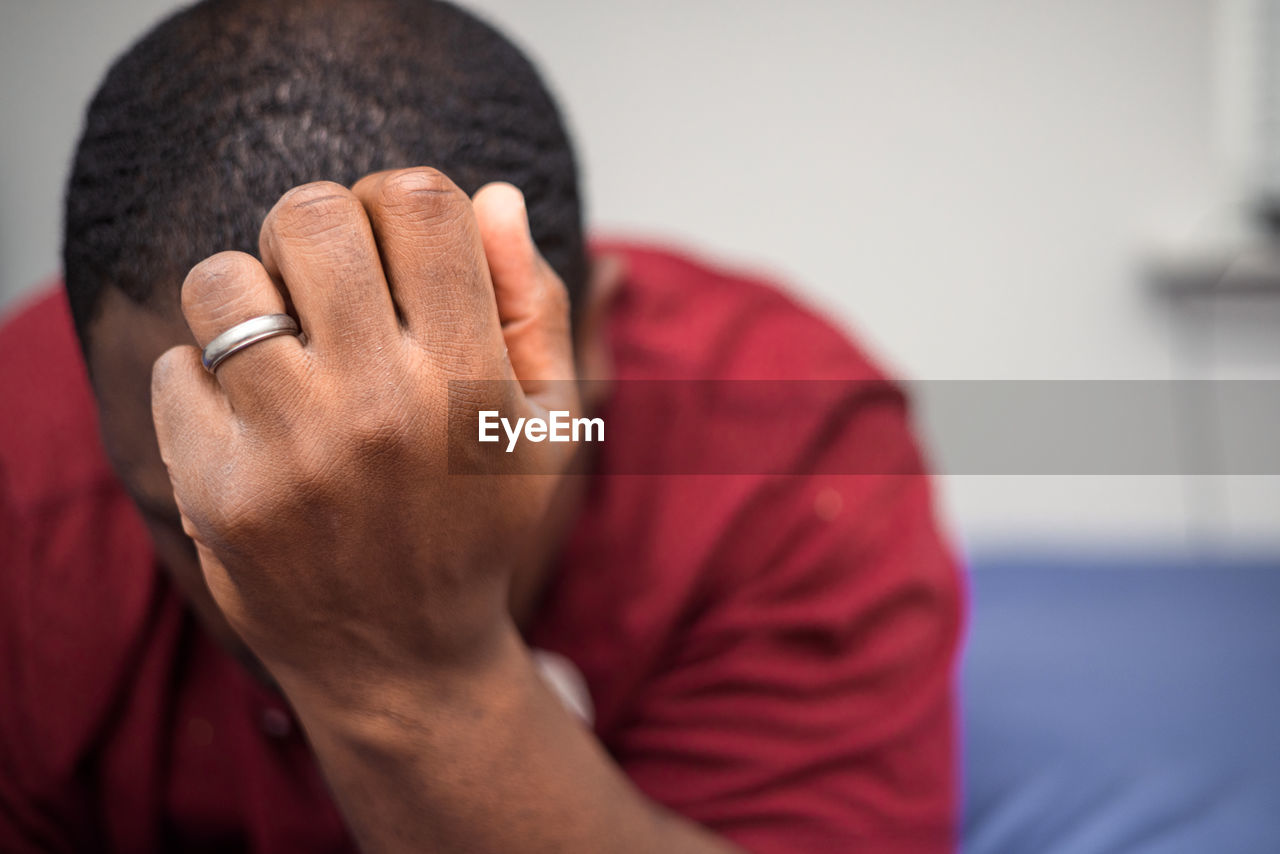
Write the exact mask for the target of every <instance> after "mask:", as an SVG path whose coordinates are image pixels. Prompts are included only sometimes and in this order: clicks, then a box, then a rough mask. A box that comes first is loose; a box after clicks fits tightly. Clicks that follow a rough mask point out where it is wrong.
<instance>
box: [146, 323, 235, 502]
mask: <svg viewBox="0 0 1280 854" xmlns="http://www.w3.org/2000/svg"><path fill="white" fill-rule="evenodd" d="M151 417H152V420H153V421H154V422H155V427H156V439H157V440H158V442H159V444H160V458H161V459H162V460H163V461H164V464H165V467H166V468H167V469H168V471H169V481H170V483H171V484H172V485H173V491H174V497H175V499H176V500H177V502H178V506H179V507H180V508H188V509H189V508H201V507H204V506H205V501H206V499H207V498H208V497H209V496H208V493H209V484H208V482H207V480H206V477H207V476H208V473H209V472H210V471H219V470H220V468H221V466H220V463H221V458H222V455H223V454H224V453H225V452H226V451H227V449H229V448H231V447H232V443H233V442H234V439H235V435H234V434H235V431H234V429H233V426H232V425H233V420H232V419H233V418H234V415H233V414H232V412H231V408H230V406H229V405H228V401H227V398H226V396H225V395H224V394H223V393H222V389H221V388H220V387H219V385H218V381H217V380H216V379H215V378H214V377H213V376H212V375H211V374H210V373H209V372H208V371H206V370H205V368H204V364H203V363H202V362H201V361H200V351H199V350H198V349H196V348H195V347H191V346H180V347H172V348H170V349H169V350H166V351H165V352H164V353H162V354H161V355H160V358H159V359H157V360H156V362H155V365H154V366H152V369H151ZM197 515H198V513H197Z"/></svg>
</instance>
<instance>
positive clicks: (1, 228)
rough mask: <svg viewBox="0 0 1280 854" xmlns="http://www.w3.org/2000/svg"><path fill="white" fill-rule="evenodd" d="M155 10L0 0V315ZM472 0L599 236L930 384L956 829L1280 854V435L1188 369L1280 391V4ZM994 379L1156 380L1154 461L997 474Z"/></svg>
mask: <svg viewBox="0 0 1280 854" xmlns="http://www.w3.org/2000/svg"><path fill="white" fill-rule="evenodd" d="M176 5H177V4H175V3H173V2H169V0H111V2H96V3H91V4H89V3H83V2H79V0H41V2H34V0H4V5H3V10H4V11H3V26H0V70H2V72H3V73H2V74H0V124H2V125H3V128H4V131H3V133H2V134H0V309H4V308H10V309H11V308H13V307H14V306H15V305H17V304H18V303H19V302H20V301H21V300H22V298H23V295H24V294H26V293H29V292H30V291H31V290H32V289H33V288H35V287H36V286H38V285H39V284H40V283H42V282H47V281H49V280H50V279H51V278H52V277H54V276H56V274H57V270H58V264H59V261H58V253H59V247H58V243H59V217H60V197H61V192H62V182H63V180H64V173H65V170H66V168H67V165H68V162H69V157H70V153H71V150H72V146H73V145H74V143H75V140H76V136H77V134H78V128H79V124H80V120H81V114H82V111H83V109H84V106H85V104H86V102H87V99H88V98H89V95H90V93H91V92H92V90H93V88H94V86H95V85H96V82H97V80H98V79H99V76H100V75H101V74H102V72H103V71H104V69H105V68H106V66H107V64H108V63H109V61H110V60H111V59H112V58H113V57H114V56H115V55H116V54H118V53H119V52H120V51H122V50H123V49H124V48H125V47H126V46H127V45H128V44H129V42H130V41H131V40H132V39H133V38H135V37H136V36H137V35H138V34H140V33H141V32H142V31H143V30H144V29H145V28H146V27H147V26H148V25H150V24H151V23H152V22H153V21H155V20H156V19H157V17H159V16H160V15H162V14H164V13H166V12H168V11H170V10H171V9H173V8H175V7H176ZM467 5H469V6H470V7H471V8H473V9H476V10H478V11H479V12H481V13H483V14H484V15H486V16H487V17H489V18H490V19H491V20H493V21H494V22H495V23H497V24H499V25H500V26H502V27H503V28H504V29H505V30H506V31H507V32H508V33H509V34H510V35H512V36H513V37H514V38H515V39H516V41H518V42H519V43H521V44H522V45H523V46H524V47H525V48H526V49H527V50H528V51H529V52H530V53H531V54H532V55H533V56H534V57H535V58H536V59H537V60H538V61H539V62H540V64H541V66H542V68H543V70H544V71H545V72H546V74H547V75H548V77H549V78H550V81H551V83H552V85H553V88H554V89H555V90H556V91H557V92H558V93H559V96H560V99H561V102H562V106H563V107H564V109H565V110H566V112H567V114H568V117H569V120H570V124H571V126H572V128H573V130H574V131H575V132H576V138H577V141H578V144H579V148H580V154H581V160H582V163H583V166H584V171H585V181H586V190H587V197H588V203H589V211H588V213H589V217H590V220H591V223H592V226H593V229H594V230H595V231H596V232H597V233H598V234H603V235H613V236H639V237H643V238H651V239H657V240H661V241H663V242H667V243H674V244H676V245H677V246H685V247H688V248H690V249H693V250H695V251H697V252H699V253H703V254H705V255H707V256H708V257H709V258H710V259H712V260H722V261H726V262H728V263H730V264H732V265H734V266H736V267H746V268H753V269H757V270H760V271H764V272H767V273H771V274H774V275H775V276H777V277H778V278H780V279H781V280H782V281H784V282H785V283H787V284H788V286H789V287H790V288H791V289H792V290H793V291H794V292H795V293H796V294H798V295H799V296H800V297H801V298H802V299H804V300H805V301H807V302H809V303H811V304H813V305H816V306H817V307H819V308H821V309H824V310H826V311H827V312H828V313H829V314H831V315H832V316H833V317H835V318H836V320H837V321H838V322H839V323H841V324H843V325H844V326H846V327H847V328H848V329H850V330H851V331H853V332H855V333H856V334H857V335H858V336H860V338H861V339H862V340H863V341H864V342H865V343H866V344H868V345H869V346H870V347H871V348H872V349H873V350H874V351H875V352H876V353H878V354H879V355H880V357H881V358H882V359H883V360H884V361H885V362H886V364H887V365H888V367H889V368H890V370H892V371H893V372H895V373H896V374H898V375H900V376H903V377H906V378H908V379H910V380H912V381H914V382H916V383H918V384H917V385H916V386H915V390H916V403H917V406H918V413H919V417H920V420H921V426H922V428H923V430H924V432H925V433H926V434H927V438H928V439H929V442H930V445H931V447H932V450H933V454H934V457H935V460H936V463H937V467H938V469H939V470H940V471H941V472H942V475H941V476H940V477H939V479H938V483H939V490H940V502H941V504H942V505H943V512H944V516H945V518H946V519H947V523H948V524H949V525H951V526H952V527H953V530H954V533H955V536H956V539H957V542H958V543H959V544H960V545H961V548H962V549H963V551H964V552H965V554H966V557H967V562H968V563H969V565H970V566H971V567H972V569H973V572H972V575H971V585H972V590H971V594H972V610H971V613H970V619H969V625H970V636H969V640H968V647H967V651H966V659H965V663H964V674H963V685H962V688H963V696H964V710H963V712H964V727H965V791H966V815H965V843H966V845H965V847H966V849H967V850H969V851H971V852H1037V854H1046V852H1050V853H1051V852H1094V851H1144V852H1152V851H1160V852H1188V854H1200V852H1205V851H1215V852H1216V851H1222V852H1258V854H1263V852H1275V851H1280V814H1278V813H1277V810H1276V809H1275V807H1276V805H1277V804H1280V735H1278V734H1277V733H1278V731H1277V728H1276V726H1275V721H1276V720H1277V719H1280V679H1277V676H1280V629H1278V628H1277V626H1278V625H1280V622H1278V618H1280V464H1274V463H1273V464H1271V465H1269V466H1264V467H1262V468H1260V469H1259V470H1257V471H1255V470H1251V469H1250V468H1249V466H1248V465H1244V466H1236V467H1235V468H1234V469H1231V470H1232V471H1233V472H1234V473H1233V474H1225V473H1222V472H1225V471H1227V470H1228V467H1225V466H1220V465H1217V464H1216V462H1215V461H1221V460H1224V459H1227V458H1228V457H1230V456H1231V454H1232V452H1233V451H1234V450H1236V443H1237V439H1236V438H1233V437H1237V436H1240V435H1242V434H1241V428H1244V429H1245V432H1248V431H1249V430H1252V431H1253V441H1254V442H1255V443H1258V444H1259V446H1260V447H1262V448H1264V449H1265V448H1267V447H1270V448H1272V449H1273V450H1274V449H1280V438H1278V437H1280V429H1276V430H1274V431H1272V430H1271V427H1269V426H1267V425H1277V424H1280V394H1276V393H1274V392H1273V391H1271V389H1273V388H1277V387H1280V386H1277V385H1275V384H1274V383H1273V384H1270V385H1268V384H1266V383H1260V384H1256V385H1253V386H1249V387H1248V389H1249V395H1248V396H1249V398H1250V406H1251V407H1252V409H1249V410H1248V412H1245V410H1242V409H1239V408H1235V409H1233V408H1232V407H1229V406H1226V405H1225V404H1224V400H1225V399H1226V397H1227V396H1228V395H1224V394H1221V393H1219V392H1220V391H1221V389H1223V388H1226V386H1224V385H1223V384H1222V383H1220V382H1219V383H1206V382H1202V381H1205V380H1216V381H1227V380H1263V381H1280V250H1277V248H1276V247H1277V246H1278V245H1280V243H1278V242H1277V234H1278V233H1280V231H1277V229H1280V0H1126V2H1122V3H1117V2H1114V0H1054V2H1048V0H1045V2H1021V0H1019V2H1015V0H894V2H880V1H879V0H877V2H872V1H871V0H858V1H857V2H855V1H854V0H825V2H824V1H823V0H797V2H792V3H787V4H780V3H776V2H764V0H696V2H689V0H683V1H682V2H674V0H611V2H608V3H599V2H589V0H542V2H538V3H528V2H522V0H474V2H470V3H468V4H467ZM957 380H964V381H983V382H980V383H979V384H978V385H976V386H965V385H963V384H957V383H955V382H952V381H957ZM1004 380H1027V381H1037V382H1036V383H1035V384H1034V387H1035V388H1036V389H1038V390H1039V391H1038V392H1037V394H1041V395H1043V394H1044V390H1045V389H1049V390H1050V394H1053V393H1054V390H1056V389H1059V388H1064V387H1065V386H1062V385H1059V386H1054V385H1051V384H1046V383H1051V382H1056V381H1064V380H1076V381H1090V382H1089V383H1086V384H1085V385H1079V384H1073V385H1072V387H1073V388H1074V389H1076V390H1077V391H1078V390H1079V389H1084V390H1085V391H1084V392H1083V393H1084V394H1085V398H1086V401H1087V399H1088V398H1089V395H1092V394H1094V392H1093V391H1090V389H1107V390H1108V391H1107V392H1106V393H1105V394H1102V395H1101V396H1100V397H1099V398H1098V399H1099V400H1102V399H1108V400H1117V401H1120V402H1119V403H1117V404H1116V405H1117V406H1123V400H1124V398H1125V397H1126V396H1127V391H1128V390H1129V389H1157V390H1161V391H1162V393H1163V392H1167V396H1168V398H1169V400H1168V409H1167V412H1166V413H1164V414H1163V415H1162V414H1160V413H1159V412H1155V411H1154V410H1151V409H1149V410H1148V411H1147V412H1146V416H1147V419H1146V420H1145V421H1144V422H1143V424H1144V425H1145V426H1143V428H1142V429H1143V430H1148V431H1150V437H1149V438H1150V444H1151V445H1152V446H1159V447H1161V448H1165V449H1167V457H1168V458H1167V460H1166V463H1167V464H1166V465H1164V466H1163V467H1157V468H1156V469H1154V470H1152V471H1154V472H1155V473H1151V471H1148V473H1146V474H1141V475H1133V474H1130V475H1122V474H1116V473H1114V472H1113V473H1106V472H1107V469H1106V468H1105V467H1103V468H1102V469H1099V470H1096V471H1092V472H1090V471H1077V472H1076V473H1073V474H1056V475H1051V474H1046V473H1045V472H1044V471H1036V470H1033V469H1035V467H1034V466H1031V467H1029V469H1030V470H1027V471H1025V472H1023V473H1021V474H990V473H981V472H983V471H984V469H983V468H982V467H981V466H974V465H972V462H973V460H972V457H971V456H970V457H968V458H966V457H965V455H966V454H971V453H972V449H973V447H974V446H975V443H976V444H977V445H981V444H982V443H983V442H987V444H988V446H989V445H990V444H991V443H992V441H993V440H991V439H990V437H987V436H985V435H983V430H984V429H985V428H984V426H983V418H978V419H968V418H966V417H965V416H966V414H972V411H973V409H974V406H973V405H969V406H968V407H967V410H966V400H967V398H966V397H965V393H966V389H968V388H974V389H979V390H985V391H983V393H987V392H990V391H991V389H994V388H1005V386H1001V385H999V384H997V383H993V382H988V381H1004ZM1120 380H1126V381H1144V382H1141V383H1138V384H1136V385H1120V384H1117V383H1115V382H1113V381H1120ZM1041 381H1044V382H1041ZM1181 381H1195V382H1181ZM1197 383H1198V384H1197ZM1144 393H1145V392H1144ZM993 399H994V400H995V403H994V404H993V405H995V406H996V407H997V408H998V406H999V394H996V395H995V397H994V398H993ZM1246 409H1247V407H1246ZM1242 413H1244V414H1243V415H1242ZM1249 413H1252V414H1249ZM1004 414H1005V413H996V415H997V419H999V418H1000V417H1002V416H1003V415H1004ZM1017 414H1018V413H1016V412H1012V411H1011V412H1009V413H1008V415H1009V416H1010V417H1011V418H1012V417H1014V416H1016V415H1017ZM1095 414H1101V413H1095V412H1093V411H1090V407H1089V406H1088V405H1087V403H1086V405H1084V406H1082V407H1078V408H1077V411H1075V412H1073V413H1071V415H1072V417H1073V418H1076V419H1079V424H1080V426H1079V429H1080V430H1085V429H1087V428H1088V423H1089V421H1090V419H1091V418H1092V416H1093V415H1095ZM982 415H983V416H984V417H985V418H986V419H987V421H986V423H987V425H990V423H991V421H990V417H991V413H990V412H985V413H982ZM0 417H2V416H0ZM1260 425H1261V426H1260ZM1055 429H1057V430H1058V431H1059V433H1058V435H1059V436H1061V437H1063V438H1064V439H1065V438H1069V434H1070V433H1071V432H1073V431H1075V430H1076V429H1077V427H1076V422H1071V423H1068V424H1065V425H1063V424H1058V425H1057V427H1056V428H1055ZM1268 431H1271V432H1268ZM975 433H976V434H977V435H973V434H975ZM1130 438H1131V439H1133V438H1134V437H1132V436H1131V437H1130ZM1147 438H1148V437H1147V436H1146V434H1144V433H1140V434H1139V435H1137V437H1136V443H1137V445H1138V446H1141V445H1142V444H1144V443H1145V441H1146V439H1147ZM966 448H968V450H967V451H966ZM1246 459H1247V457H1246ZM1271 459H1272V460H1274V459H1275V457H1274V456H1273V457H1272V458H1271ZM1086 468H1087V467H1086ZM1215 472H1216V473H1215ZM1259 472H1262V473H1259Z"/></svg>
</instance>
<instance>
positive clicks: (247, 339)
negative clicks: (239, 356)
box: [201, 314, 298, 373]
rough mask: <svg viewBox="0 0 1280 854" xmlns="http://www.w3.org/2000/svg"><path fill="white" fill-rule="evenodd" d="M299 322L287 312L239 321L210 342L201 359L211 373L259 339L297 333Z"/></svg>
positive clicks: (263, 339)
mask: <svg viewBox="0 0 1280 854" xmlns="http://www.w3.org/2000/svg"><path fill="white" fill-rule="evenodd" d="M297 334H298V322H297V321H296V320H294V319H293V318H292V317H290V316H289V315H287V314H263V315H259V316H258V317H251V318H249V319H248V320H246V321H245V322H243V323H237V324H236V325H235V326H233V327H231V328H230V329H228V330H227V331H226V332H224V333H222V334H221V335H219V336H218V337H217V338H214V339H213V340H212V341H210V342H209V346H208V347H205V348H204V354H203V356H202V357H201V359H202V360H203V361H204V366H205V368H206V369H207V370H208V371H209V373H213V372H214V371H216V370H217V369H218V365H221V364H222V363H223V362H225V361H226V360H227V359H229V358H230V357H231V356H233V355H235V354H236V353H239V352H240V351H241V350H243V349H244V348H246V347H251V346H253V345H254V344H257V343H258V342H259V341H266V340H267V339H268V338H274V337H276V336H277V335H297Z"/></svg>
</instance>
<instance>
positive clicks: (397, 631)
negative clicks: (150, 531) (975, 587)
mask: <svg viewBox="0 0 1280 854" xmlns="http://www.w3.org/2000/svg"><path fill="white" fill-rule="evenodd" d="M259 248H260V255H261V258H262V260H261V262H259V261H258V260H257V259H255V258H253V257H252V256H250V255H246V254H242V253H236V252H224V253H221V254H218V255H214V256H212V257H210V258H208V259H206V260H205V261H203V262H201V263H200V264H198V265H197V266H196V267H195V268H194V269H192V270H191V272H190V274H189V275H188V276H187V279H186V281H185V282H184V283H183V286H182V310H183V313H184V315H185V317H186V320H187V323H188V325H189V326H190V328H191V332H192V333H193V335H194V336H195V340H196V342H197V343H198V344H199V347H200V348H202V347H204V346H205V345H207V344H208V343H209V342H210V341H211V340H212V339H213V338H214V337H216V336H217V335H219V334H220V333H222V332H224V331H226V330H227V329H230V328H231V327H233V326H235V325H236V324H238V323H240V322H242V321H244V320H247V319H249V318H252V317H257V316H259V315H266V314H277V313H289V314H292V315H293V316H294V317H295V318H296V320H297V321H298V324H299V326H300V328H301V335H300V336H287V335H286V336H280V337H274V338H270V339H267V340H265V341H261V342H258V343H255V344H253V345H251V346H249V347H247V348H246V349H244V350H241V351H238V352H236V353H235V354H233V355H232V356H230V357H229V358H227V359H226V361H225V362H223V363H222V364H221V365H219V366H218V367H217V369H216V373H215V374H210V373H209V372H208V371H206V370H205V369H204V367H203V365H202V363H201V360H200V356H201V351H200V349H199V348H198V347H191V346H185V347H176V348H174V349H171V350H169V351H168V352H166V353H165V354H164V355H163V356H161V358H160V359H159V360H158V361H157V362H156V365H155V369H154V372H153V377H152V407H153V415H154V418H155V424H156V432H157V436H158V438H159V443H160V450H161V456H162V457H163V459H164V461H165V464H166V466H167V467H168V470H169V476H170V480H171V481H172V484H173V489H174V495H175V498H176V500H177V503H178V507H179V509H180V511H181V513H182V516H183V522H184V527H185V529H186V531H187V533H188V535H190V536H191V537H192V539H193V540H194V541H195V543H196V546H197V549H198V551H199V555H200V561H201V566H202V568H203V571H204V574H205V578H206V580H207V582H208V585H209V588H210V590H211V592H212V593H213V596H214V599H215V600H216V601H217V603H218V605H219V606H220V607H221V608H222V610H223V611H224V612H225V614H226V616H227V618H228V620H229V621H230V623H231V624H232V626H233V627H234V628H235V629H236V630H237V631H238V632H239V633H240V634H241V636H242V637H243V638H244V640H245V641H246V642H247V643H248V645H249V646H250V647H251V648H252V649H253V650H254V652H255V653H256V654H257V655H258V657H259V658H260V659H261V660H262V661H263V663H264V664H265V665H266V666H267V667H268V669H269V670H271V671H272V673H273V675H275V677H276V678H277V679H278V680H279V681H280V682H281V684H282V685H286V686H287V684H288V683H291V682H292V683H295V684H297V683H302V682H305V683H307V684H329V685H331V684H334V683H335V682H337V681H340V680H341V681H347V680H352V679H358V678H359V677H360V676H361V675H362V674H379V675H380V676H385V675H388V674H391V675H394V674H396V673H398V672H405V671H408V670H412V669H414V668H421V667H424V666H442V665H447V666H451V665H459V664H461V665H465V664H466V662H467V661H468V660H470V659H471V658H474V657H476V656H483V655H485V654H486V652H487V650H488V649H489V647H490V646H491V645H492V644H494V643H496V642H497V641H498V638H499V636H500V634H501V632H503V631H504V630H507V629H508V628H509V626H508V621H509V617H508V616H507V613H506V607H507V605H506V602H507V587H508V583H509V578H510V573H511V569H512V566H513V565H514V564H515V563H516V561H517V559H518V558H519V557H520V555H521V551H522V546H523V545H524V544H525V543H526V541H527V540H528V539H529V538H530V537H531V535H532V534H533V533H534V528H535V527H536V526H537V525H538V523H539V521H540V520H541V519H542V518H543V517H544V515H545V514H546V512H547V510H548V504H549V502H550V499H551V495H552V493H553V491H554V489H555V486H556V482H555V481H556V478H555V476H548V475H547V474H545V473H546V472H550V471H561V470H563V468H564V467H565V465H567V463H568V459H567V456H568V452H567V451H566V450H565V448H564V446H563V445H553V444H551V443H540V444H534V443H527V442H526V443H523V444H522V445H521V446H520V447H519V448H518V449H517V451H516V452H515V453H513V454H511V455H502V456H503V457H505V458H504V459H502V471H496V470H494V469H493V468H492V466H491V465H490V463H489V462H488V461H490V460H493V459H494V457H493V456H492V455H491V454H480V453H479V452H478V451H479V449H478V448H477V453H476V454H475V455H470V456H469V455H468V454H466V453H463V454H458V452H457V451H458V449H460V448H461V449H464V450H465V449H467V448H469V447H473V446H474V443H475V433H474V432H472V433H470V434H469V435H466V436H464V435H458V432H459V430H461V429H463V428H464V426H465V425H467V424H470V425H473V426H472V429H473V430H474V424H475V423H476V419H475V417H474V415H475V413H477V412H478V411H479V410H486V409H488V410H499V411H501V412H502V413H503V414H504V415H507V414H508V413H510V414H511V415H512V416H513V417H540V418H545V417H546V415H547V413H548V412H549V411H550V410H568V411H570V412H575V413H576V412H578V410H579V401H578V400H577V395H576V391H575V385H574V383H573V382H565V381H566V380H572V379H573V378H574V372H573V354H572V347H571V343H570V334H569V305H568V299H567V296H566V292H565V288H564V285H563V283H562V282H561V281H560V280H559V279H558V278H557V277H556V275H555V274H554V273H553V272H552V270H551V269H550V267H549V266H548V265H547V264H546V263H545V261H543V260H542V258H541V257H540V256H539V254H538V252H537V249H536V248H535V246H534V244H533V241H532V239H531V237H530V235H529V229H528V222H527V218H526V214H525V209H524V204H523V199H522V197H521V196H520V194H519V192H518V191H517V190H516V189H515V188H514V187H511V186H510V185H505V184H494V185H489V186H488V187H485V188H484V189H482V190H481V191H480V192H479V193H477V194H476V197H475V199H474V200H472V199H470V198H468V197H467V196H466V195H465V194H464V193H463V192H462V191H461V190H459V189H458V188H457V186H455V185H454V184H453V183H452V182H451V181H450V180H449V179H448V178H447V177H445V176H444V175H442V174H441V173H439V172H437V171H435V170H432V169H425V168H421V169H407V170H400V171H394V172H384V173H378V174H375V175H370V176H368V177H366V178H364V179H363V180H361V181H360V182H359V183H358V184H356V185H355V187H353V188H352V189H347V188H345V187H342V186H339V185H337V184H332V183H323V182H322V183H315V184H307V185H304V186H301V187H297V188H295V189H293V190H291V191H289V192H288V193H286V194H285V195H284V196H283V197H282V198H281V199H280V201H279V202H278V203H277V204H276V205H275V207H274V208H273V209H272V210H271V212H270V213H269V214H268V216H267V217H266V220H265V221H264V223H263V225H262V231H261V236H260V244H259ZM495 380H497V381H502V382H494V381H495ZM467 414H470V415H471V416H472V417H459V415H464V416H465V415H467ZM451 431H452V435H451ZM451 447H452V448H453V449H454V453H453V456H452V458H451V457H450V448H451ZM559 457H565V459H563V460H562V459H560V458H559Z"/></svg>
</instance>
